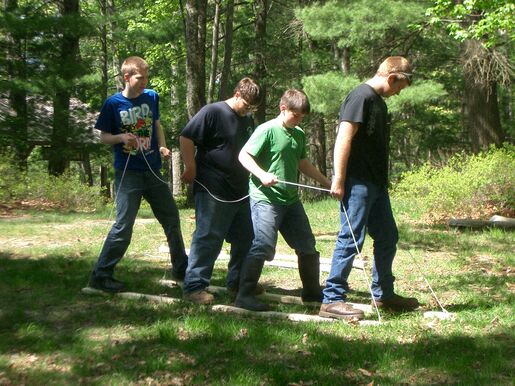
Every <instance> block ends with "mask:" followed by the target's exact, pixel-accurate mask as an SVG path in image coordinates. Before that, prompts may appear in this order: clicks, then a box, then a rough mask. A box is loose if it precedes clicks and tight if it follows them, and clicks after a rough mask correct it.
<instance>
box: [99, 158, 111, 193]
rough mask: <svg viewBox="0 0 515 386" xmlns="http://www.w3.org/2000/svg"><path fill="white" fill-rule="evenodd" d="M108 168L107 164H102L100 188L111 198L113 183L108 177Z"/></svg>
mask: <svg viewBox="0 0 515 386" xmlns="http://www.w3.org/2000/svg"><path fill="white" fill-rule="evenodd" d="M107 171H108V168H107V166H105V165H100V188H101V190H102V193H103V194H104V196H106V197H107V198H111V185H110V183H109V179H108V177H107Z"/></svg>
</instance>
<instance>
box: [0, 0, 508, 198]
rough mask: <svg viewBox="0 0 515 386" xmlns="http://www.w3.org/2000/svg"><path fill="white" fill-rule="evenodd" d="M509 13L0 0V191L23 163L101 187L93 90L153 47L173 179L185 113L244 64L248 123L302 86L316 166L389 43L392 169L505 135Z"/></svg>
mask: <svg viewBox="0 0 515 386" xmlns="http://www.w3.org/2000/svg"><path fill="white" fill-rule="evenodd" d="M514 14H515V5H514V4H513V2H512V1H509V0H481V1H479V0H454V1H449V0H436V1H423V0H416V1H410V0H402V1H397V0H340V1H334V0H333V1H318V2H312V1H305V0H295V1H293V0H280V1H273V0H257V1H234V0H209V1H208V0H179V1H177V0H152V1H147V0H144V1H143V0H138V1H134V0H128V1H123V2H121V1H116V0H95V1H91V0H59V1H48V0H30V1H24V0H4V1H3V12H2V17H1V19H0V29H1V32H2V34H1V42H0V43H1V46H0V47H1V50H2V53H3V55H1V59H0V76H1V82H0V110H1V118H0V130H1V133H2V134H1V135H0V149H1V150H0V153H1V154H2V155H1V162H0V164H1V166H0V168H1V170H2V176H3V177H2V201H3V202H5V203H8V202H16V201H18V202H19V201H20V200H22V199H24V198H25V199H27V197H23V195H25V196H27V195H28V194H29V192H28V191H27V190H25V191H23V189H22V188H21V187H18V188H15V186H16V183H18V184H19V183H20V181H22V180H23V179H22V178H20V176H26V173H27V172H31V171H32V172H35V171H39V173H42V172H44V173H45V174H47V173H48V174H49V175H50V176H61V175H65V178H66V179H68V180H69V179H70V178H71V179H72V180H73V181H79V182H80V183H81V184H84V185H89V186H93V187H100V188H102V189H103V191H104V193H105V194H107V195H109V194H110V191H109V186H110V180H111V176H112V173H113V170H112V167H111V166H110V164H111V155H110V149H109V147H108V146H105V145H101V144H99V143H98V139H97V135H96V134H95V132H94V130H93V128H94V122H95V119H96V114H97V111H98V110H99V108H100V106H101V104H102V102H103V101H104V100H105V99H106V98H107V97H108V96H109V95H111V94H113V93H115V92H116V91H117V90H120V89H121V88H122V87H123V84H122V82H121V78H120V74H119V67H120V64H121V61H123V59H124V58H125V57H127V56H130V55H139V56H142V57H144V58H145V59H146V60H147V61H148V62H149V64H150V67H151V79H150V84H149V87H151V88H154V89H155V90H157V91H158V92H159V94H160V95H161V104H160V108H161V114H162V116H161V121H162V123H163V126H164V128H165V131H166V138H167V143H168V146H169V147H170V148H172V149H174V152H173V154H174V156H173V159H172V162H170V163H169V164H168V165H166V167H165V168H166V170H165V173H166V176H167V178H169V179H170V181H171V183H172V184H171V185H172V188H173V192H174V194H175V195H182V194H184V192H185V187H184V186H183V185H181V183H180V181H179V178H178V177H179V175H180V168H181V162H180V155H179V152H178V150H177V138H178V135H179V133H180V131H181V129H182V128H183V127H184V125H185V124H186V122H187V121H188V119H189V118H191V117H192V116H193V115H194V114H195V113H196V112H197V111H198V110H199V109H200V107H202V106H203V105H204V104H206V103H210V102H213V101H217V100H223V99H224V98H227V97H228V96H230V95H231V94H232V88H233V87H234V85H235V84H236V82H237V81H238V80H239V79H240V78H241V77H243V76H251V77H253V78H254V79H256V80H257V81H258V83H259V84H260V85H261V86H262V88H263V90H264V92H265V98H264V100H263V103H262V104H261V105H260V106H259V109H258V110H257V111H256V113H255V120H256V123H261V122H263V121H265V120H267V119H270V118H272V117H273V116H275V115H276V114H277V111H278V106H277V104H278V100H279V98H280V96H281V94H282V93H283V92H284V90H285V89H287V88H289V87H298V88H303V89H304V90H305V91H306V93H307V94H308V96H309V98H310V101H311V103H312V109H313V113H312V114H311V115H310V116H309V117H308V118H307V119H306V120H305V122H304V124H303V128H304V129H305V131H306V132H307V137H308V140H309V157H310V159H311V160H312V161H313V162H314V163H315V164H316V165H317V166H318V167H319V168H320V170H322V171H323V172H324V173H326V174H327V175H331V173H332V150H333V145H334V138H335V128H336V122H337V118H338V110H339V106H340V104H341V102H342V100H343V99H344V97H345V95H346V94H347V93H348V91H350V89H352V88H353V87H354V86H356V85H357V84H359V83H360V82H362V81H364V80H366V79H367V78H369V77H370V76H372V75H373V73H374V72H375V70H376V68H377V66H378V64H379V63H380V62H381V61H382V60H383V59H384V58H385V57H387V56H390V55H403V56H406V57H408V58H409V59H410V60H411V61H412V63H413V65H414V68H415V71H414V72H415V75H414V83H413V85H412V86H411V87H409V88H408V89H406V90H405V91H403V93H402V94H401V95H400V96H397V97H395V98H390V99H388V101H387V103H388V106H389V110H390V113H391V115H392V122H393V124H392V132H391V134H392V136H391V138H392V139H391V165H390V171H391V175H392V180H393V181H394V182H395V181H397V180H399V178H400V177H401V176H402V173H403V172H406V171H409V170H413V169H414V168H417V167H420V166H422V165H430V167H441V166H443V165H445V164H446V163H447V161H448V160H449V158H450V157H452V156H455V155H456V154H471V153H478V152H480V151H482V150H486V149H488V148H489V147H490V146H492V145H493V146H495V147H501V146H502V144H503V143H504V142H512V141H513V137H514V127H513V126H514V125H513V88H512V80H513V55H514V54H513V52H515V51H514V50H513V49H511V50H510V48H513V39H514V34H513V26H514V25H515V20H514V18H515V17H514ZM507 152H508V158H511V159H513V156H514V155H513V147H508V148H507ZM48 174H47V177H48ZM9 176H10V177H9ZM51 181H54V182H51V184H52V185H54V186H55V180H51ZM33 184H34V182H33ZM33 192H34V190H33ZM46 194H47V196H48V193H46ZM25 202H28V201H27V200H25ZM39 205H41V203H40V204H39Z"/></svg>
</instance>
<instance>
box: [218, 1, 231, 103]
mask: <svg viewBox="0 0 515 386" xmlns="http://www.w3.org/2000/svg"><path fill="white" fill-rule="evenodd" d="M233 20H234V0H227V6H226V8H225V36H224V62H223V67H222V73H221V75H220V89H219V90H218V99H219V100H225V99H227V98H229V97H230V96H231V95H232V92H231V90H230V89H229V79H230V77H231V61H232V39H233V24H234V23H233Z"/></svg>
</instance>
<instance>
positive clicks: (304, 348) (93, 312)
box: [0, 201, 515, 385]
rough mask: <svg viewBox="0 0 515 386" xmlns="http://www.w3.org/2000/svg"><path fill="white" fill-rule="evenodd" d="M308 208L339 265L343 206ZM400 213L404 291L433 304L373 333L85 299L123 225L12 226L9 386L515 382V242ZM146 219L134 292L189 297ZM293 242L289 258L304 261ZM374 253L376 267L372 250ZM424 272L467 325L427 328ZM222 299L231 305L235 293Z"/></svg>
mask: <svg viewBox="0 0 515 386" xmlns="http://www.w3.org/2000/svg"><path fill="white" fill-rule="evenodd" d="M394 204H395V203H394ZM399 205H400V203H397V207H399ZM306 209H307V211H308V216H309V217H310V221H311V225H312V227H313V230H314V231H315V233H316V235H317V243H318V247H319V249H320V251H321V252H322V256H323V257H330V256H331V253H332V249H333V247H334V237H335V235H336V232H337V231H338V229H339V220H338V211H337V205H336V204H335V202H334V201H325V202H321V203H309V204H306ZM397 212H399V215H398V216H397V219H398V225H399V229H400V238H401V241H400V243H399V249H398V254H397V258H396V260H395V265H394V269H395V275H396V278H397V280H396V289H397V290H398V292H399V293H402V294H406V295H412V296H416V297H418V298H419V299H420V300H421V302H422V303H423V306H422V310H421V311H420V312H414V313H407V314H400V315H395V314H387V313H383V314H382V318H383V321H384V323H383V324H381V325H379V326H370V327H359V326H356V325H352V324H347V323H344V322H341V323H327V324H315V323H293V322H286V321H277V320H259V319H252V318H246V317H238V316H233V315H230V316H229V315H224V314H217V313H213V312H210V311H209V309H208V308H207V307H202V306H197V305H193V304H189V303H183V302H179V303H177V304H156V303H151V302H147V301H135V300H127V299H123V298H118V297H110V296H108V297H101V296H99V297H95V296H87V295H83V294H82V293H81V292H80V290H81V288H82V287H84V286H85V285H86V282H87V278H88V274H89V271H90V269H91V267H92V266H93V264H94V262H95V261H96V258H97V255H98V252H99V250H100V248H101V244H102V242H103V239H104V237H105V235H106V234H107V231H108V230H109V226H110V223H111V222H112V218H109V216H110V213H109V211H106V212H105V213H92V214H70V213H68V214H62V213H56V212H44V213H41V212H18V213H16V216H15V217H12V218H7V217H6V218H2V219H0V235H1V236H0V245H1V247H0V293H1V297H0V385H10V384H13V385H14V384H16V385H18V384H27V385H43V384H44V385H75V384H88V385H89V384H91V385H143V384H145V385H163V384H169V385H182V384H209V385H288V384H298V385H302V384H304V385H306V384H308V385H309V384H312V385H315V384H316V385H345V384H357V385H362V384H370V383H371V382H373V383H374V384H381V385H399V384H405V385H427V384H461V385H512V384H513V379H514V364H515V363H514V358H515V356H514V354H515V353H514V347H515V339H514V333H513V329H514V317H513V308H514V307H513V306H514V290H515V280H514V274H513V270H514V252H513V245H515V234H514V233H513V232H506V231H501V230H497V229H492V230H484V231H480V232H478V231H474V232H463V231H456V230H452V229H447V228H446V227H443V226H430V225H426V224H423V223H420V222H419V221H414V220H413V219H411V218H410V217H409V216H408V215H407V211H401V210H397ZM181 217H182V228H183V232H184V236H185V240H186V244H187V245H189V243H190V240H191V233H192V231H193V228H194V219H193V211H192V210H181ZM140 218H142V219H144V221H140V222H138V223H137V224H136V226H135V231H134V235H133V242H132V243H131V246H130V248H129V250H128V252H127V255H126V257H125V258H124V259H123V260H122V262H121V263H120V264H119V266H118V267H117V277H119V278H120V279H122V280H124V281H126V282H127V283H128V284H129V286H130V289H131V290H135V291H138V292H145V293H151V294H164V295H168V296H174V297H180V290H178V289H176V288H166V287H163V286H162V285H161V284H159V279H161V278H162V277H163V274H164V272H165V270H166V269H167V268H168V264H169V263H168V259H167V257H166V256H165V255H164V254H160V253H159V252H158V248H159V246H160V245H161V244H165V237H164V234H163V232H162V230H161V229H160V226H159V224H158V223H157V222H156V221H155V220H149V219H152V215H151V213H150V211H148V209H146V208H143V210H142V213H141V216H140ZM149 235H152V236H149ZM280 243H281V244H280V246H279V248H278V252H280V253H290V254H291V253H292V251H291V250H289V248H288V247H287V246H285V245H284V242H283V241H282V240H281V241H280ZM226 248H227V247H226ZM364 254H365V255H366V256H369V257H370V256H372V245H371V241H370V240H367V243H366V245H365V248H364ZM414 260H415V262H416V263H415V262H414ZM417 266H420V267H421V269H422V270H423V274H424V276H425V277H426V278H427V279H428V280H429V282H430V283H431V285H432V287H433V289H434V290H435V292H436V293H437V294H438V296H439V298H440V301H441V302H442V303H443V304H444V306H445V307H446V309H448V310H449V311H451V312H453V313H455V316H456V319H455V320H454V321H449V320H445V321H434V320H430V319H424V318H423V317H422V311H424V310H438V307H437V305H436V304H435V302H434V300H433V299H432V297H431V295H430V293H429V291H428V289H427V286H426V283H425V282H424V280H423V278H422V277H421V275H420V273H419V271H418V269H417ZM225 267H226V262H218V263H217V264H216V267H215V272H214V275H213V284H217V285H224V278H225ZM324 277H325V274H324ZM262 282H263V283H264V285H265V287H267V288H268V289H269V291H271V290H272V289H273V291H274V292H276V291H277V292H278V291H281V292H283V293H288V294H292V295H298V294H299V293H300V281H299V279H298V274H297V273H296V272H295V271H294V270H287V269H279V268H271V267H265V270H264V273H263V276H262ZM350 284H351V287H352V289H353V292H352V293H351V296H350V299H349V300H351V301H356V302H368V301H369V300H368V299H369V296H368V293H367V289H366V282H365V280H364V277H363V273H362V272H361V271H359V270H353V271H352V274H351V277H350ZM219 300H220V302H222V303H226V304H230V300H229V298H228V297H226V296H222V297H220V298H219ZM273 308H274V309H275V310H280V311H295V312H304V313H313V314H315V313H316V312H317V310H316V309H309V308H305V307H302V306H292V305H277V304H275V305H273ZM370 317H371V318H373V317H374V316H373V315H372V316H370Z"/></svg>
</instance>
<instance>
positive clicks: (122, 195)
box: [90, 170, 143, 283]
mask: <svg viewBox="0 0 515 386" xmlns="http://www.w3.org/2000/svg"><path fill="white" fill-rule="evenodd" d="M121 176H122V171H119V170H116V172H115V187H116V191H117V196H116V197H115V200H116V221H115V223H114V225H113V226H112V227H111V230H110V231H109V233H108V235H107V237H106V239H105V241H104V245H103V247H102V250H101V252H100V255H99V257H98V260H97V263H96V264H95V267H94V269H93V272H92V274H91V281H90V282H91V283H94V282H95V281H96V282H99V281H101V280H103V279H105V278H112V277H113V272H114V267H115V266H116V264H118V262H119V261H120V260H121V259H122V257H123V255H124V254H125V252H126V251H127V248H128V247H129V244H130V241H131V237H132V229H133V226H134V221H135V220H136V215H137V213H138V210H139V207H140V203H141V197H142V190H143V189H142V186H143V180H142V176H141V173H138V172H131V171H125V175H124V177H123V180H121Z"/></svg>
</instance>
